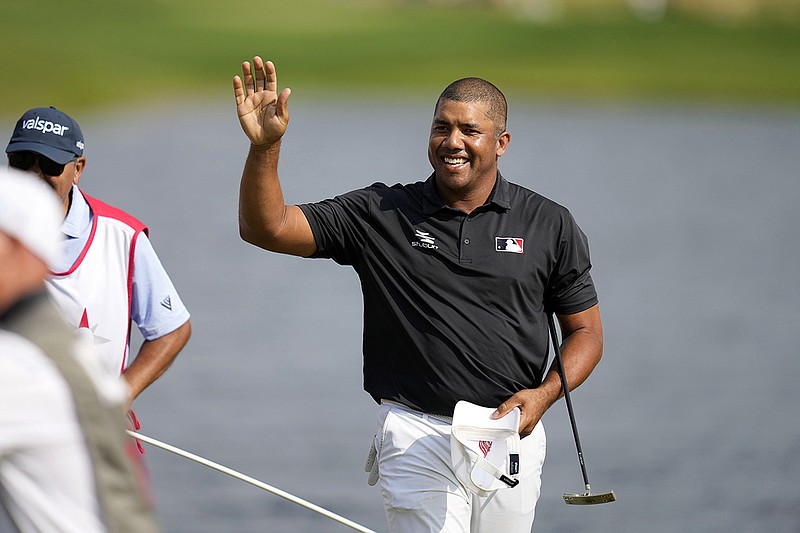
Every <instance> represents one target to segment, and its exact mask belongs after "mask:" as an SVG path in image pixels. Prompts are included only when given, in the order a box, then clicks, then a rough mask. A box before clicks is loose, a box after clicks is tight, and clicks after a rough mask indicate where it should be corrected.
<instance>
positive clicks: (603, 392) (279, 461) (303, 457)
mask: <svg viewBox="0 0 800 533" xmlns="http://www.w3.org/2000/svg"><path fill="white" fill-rule="evenodd" d="M429 104H430V105H429ZM290 105H291V112H292V121H291V124H290V130H289V133H288V134H287V136H286V138H285V140H284V150H283V154H282V159H281V172H282V176H283V184H284V192H285V195H286V198H287V200H288V201H289V202H292V203H297V202H305V201H312V200H317V199H321V198H323V197H328V196H332V195H334V194H336V193H339V192H343V191H346V190H350V189H353V188H356V187H360V186H363V185H366V184H369V183H371V182H373V181H378V180H380V181H385V182H389V183H394V182H405V181H416V180H418V179H422V178H424V177H426V176H427V175H428V173H429V165H428V162H427V158H426V151H425V150H426V142H427V131H428V127H429V120H430V113H431V110H432V102H430V103H428V102H424V103H422V104H418V103H411V102H407V103H399V104H393V105H391V106H386V105H381V104H379V103H374V102H371V103H365V104H360V105H356V104H353V103H342V102H328V103H326V102H320V101H314V102H311V101H307V100H305V99H303V97H302V96H298V95H293V96H292V101H291V104H290ZM78 118H81V117H78ZM80 122H81V125H82V127H83V130H84V133H85V135H86V136H87V152H86V153H87V157H88V158H89V164H88V167H87V170H86V172H85V173H84V177H83V180H82V182H81V185H82V186H83V187H84V188H85V190H87V191H88V192H89V193H90V194H94V195H97V196H99V197H100V198H103V199H105V200H106V201H108V202H111V203H114V204H116V205H119V206H120V207H123V208H125V209H127V210H129V211H130V212H132V213H133V214H135V215H137V216H139V217H140V218H142V219H143V220H144V221H145V222H147V223H148V224H149V225H150V226H151V237H152V240H153V242H154V244H155V246H156V249H157V250H158V252H159V254H160V256H161V258H162V260H163V262H164V263H165V265H166V266H167V268H168V270H169V271H170V273H171V275H172V277H173V280H174V282H175V283H176V285H177V287H178V289H179V291H180V292H181V294H182V297H183V299H184V301H185V302H186V304H187V305H188V307H189V308H190V311H191V312H192V322H193V325H194V335H193V337H192V340H191V341H190V344H189V345H188V347H187V348H186V350H185V351H184V353H183V354H182V355H181V356H180V358H179V360H178V361H177V362H176V364H175V365H174V366H173V368H172V369H170V371H169V372H168V373H167V374H166V375H165V376H164V377H163V378H162V379H161V380H160V381H159V382H158V383H157V384H156V385H154V386H153V387H151V388H150V389H149V390H148V391H147V392H146V393H145V395H144V396H143V397H141V398H140V399H139V400H138V401H137V402H136V408H137V410H138V412H139V415H140V418H141V419H142V420H143V423H144V427H143V432H144V433H146V434H148V435H151V436H153V437H155V438H158V439H161V440H164V441H166V442H169V443H171V444H173V445H176V446H179V447H181V448H185V449H187V450H190V451H192V452H194V453H197V454H200V455H202V456H205V457H208V458H209V459H212V460H215V461H218V462H221V463H223V464H225V465H227V466H229V467H231V468H234V469H237V470H240V471H242V472H244V473H246V474H249V475H251V476H253V477H255V478H257V479H260V480H262V481H264V482H266V483H268V484H270V485H273V486H276V487H278V488H281V489H283V490H286V491H288V492H290V493H293V494H295V495H297V496H300V497H302V498H305V499H308V500H310V501H312V502H314V503H316V504H318V505H321V506H323V507H325V508H327V509H330V510H331V511H334V512H336V513H339V514H342V515H344V516H346V517H347V518H350V519H352V520H354V521H356V522H358V523H361V524H363V525H365V526H368V527H370V528H372V529H375V530H377V531H385V530H386V525H385V520H384V517H383V510H382V506H381V500H380V495H379V491H378V490H377V489H376V488H373V487H369V486H367V484H366V477H365V474H364V473H363V471H362V469H363V463H364V458H365V455H366V452H367V447H368V444H369V441H370V439H371V437H372V434H373V430H374V428H373V424H374V422H373V420H374V405H373V403H372V400H371V399H370V398H369V397H368V396H367V394H366V393H364V392H363V391H362V390H361V359H360V339H361V314H362V308H361V300H360V293H359V287H358V283H357V279H356V276H355V274H354V273H353V272H352V271H351V270H349V269H347V268H344V267H339V266H337V265H336V264H334V263H333V262H330V261H323V260H303V259H297V258H290V257H283V256H278V255H272V254H269V253H266V252H262V251H259V250H257V249H255V248H253V247H251V246H249V245H246V244H244V243H243V242H241V241H240V240H239V238H238V233H237V222H236V216H237V215H236V212H237V195H238V181H239V176H240V173H241V168H242V164H243V160H244V156H245V154H246V152H247V142H246V141H245V138H244V136H243V134H242V133H241V131H240V130H239V127H238V124H237V122H236V118H235V115H234V111H233V109H232V104H231V103H230V102H228V101H227V100H220V101H209V102H201V103H193V104H191V105H188V104H181V105H179V106H170V105H167V104H164V105H163V106H161V107H148V108H147V109H135V110H128V111H124V112H115V114H113V115H107V114H104V113H101V112H98V113H96V114H92V115H87V116H86V117H84V118H83V119H82V120H80ZM10 127H11V125H10V124H9V125H6V126H5V129H6V130H7V131H10ZM509 130H510V131H511V133H512V141H511V145H510V148H509V150H508V152H507V153H506V155H505V156H504V157H503V159H502V160H501V170H502V171H503V172H504V174H505V175H506V177H508V178H509V179H510V180H512V181H516V182H518V183H520V184H523V185H525V186H528V187H530V188H532V189H534V190H536V191H538V192H540V193H542V194H544V195H546V196H549V197H550V198H552V199H554V200H556V201H558V202H560V203H563V204H565V205H567V206H568V207H569V208H570V209H571V211H572V212H573V214H574V215H575V217H576V218H577V220H578V222H579V223H580V224H581V226H582V227H583V229H584V230H585V232H586V233H587V234H588V236H589V239H590V244H591V247H592V256H593V263H594V265H595V267H594V271H593V272H594V278H595V282H596V284H597V286H598V290H599V292H600V298H601V311H602V315H603V320H604V326H605V339H606V343H605V357H604V359H603V361H602V362H601V364H600V366H599V367H598V368H597V369H596V371H595V372H594V374H593V375H592V376H591V378H590V379H589V381H587V382H586V383H585V384H584V385H583V386H582V387H581V388H580V389H578V390H577V391H576V392H575V393H574V396H573V402H574V405H575V412H576V416H577V420H578V426H579V429H580V432H581V438H582V441H583V445H584V452H585V457H586V462H587V467H588V471H589V476H590V479H591V481H592V486H593V488H594V489H596V490H597V491H602V490H608V489H614V490H615V492H616V494H617V496H618V499H619V501H618V502H617V503H615V504H612V505H605V506H597V507H585V508H584V507H572V506H569V507H568V506H566V505H564V503H563V501H562V499H561V494H562V493H563V492H580V491H581V490H582V488H583V484H582V480H581V476H580V470H579V467H578V462H577V458H576V455H575V449H574V444H573V441H572V436H571V433H570V429H569V423H568V419H567V415H566V409H565V407H564V404H563V402H559V403H558V404H556V405H555V406H554V407H553V408H552V409H551V410H550V411H549V412H548V413H547V415H546V416H545V424H546V428H547V431H548V444H549V446H548V458H547V461H546V463H545V470H544V475H543V490H542V496H541V499H540V500H539V504H538V507H537V519H536V522H535V524H534V531H535V532H537V533H547V532H550V533H557V532H564V533H567V532H570V533H574V532H578V533H580V532H593V533H596V532H600V533H640V532H653V533H672V532H679V531H690V532H698V533H717V532H720V531H736V532H740V533H749V532H753V533H756V532H763V531H770V532H793V533H797V532H800V484H798V480H800V461H798V456H800V424H799V423H798V422H797V412H798V410H799V409H800V392H798V389H797V387H796V386H795V380H796V378H797V376H798V375H800V348H798V340H800V335H798V326H797V324H798V319H800V313H798V311H797V308H796V302H797V301H798V299H800V298H799V297H800V288H798V282H797V274H798V264H800V231H798V230H799V229H800V209H798V201H800V180H799V179H798V177H800V172H799V171H798V169H800V112H798V111H791V110H785V109H783V110H782V109H758V108H748V109H723V108H702V107H695V106H689V105H674V106H669V105H647V104H641V105H638V106H634V107H631V106H621V105H620V106H593V105H589V104H574V103H569V104H568V103H561V102H538V103H537V102H527V103H517V102H515V101H514V100H513V99H512V101H511V110H510V121H509ZM145 457H146V461H147V463H148V465H149V467H150V471H151V476H152V485H153V490H154V497H155V499H156V502H157V505H158V509H159V517H160V520H161V522H162V524H163V526H164V529H165V531H169V532H176V533H179V532H187V533H188V532H192V533H198V532H200V533H202V532H208V533H211V532H223V531H225V532H227V531H231V532H251V531H252V532H255V531H259V532H262V531H267V532H320V531H331V532H334V531H347V530H348V529H347V528H345V527H344V526H341V525H339V524H336V523H334V522H332V521H330V520H328V519H326V518H323V517H320V516H318V515H316V514H314V513H312V512H311V511H308V510H305V509H302V508H300V507H298V506H296V505H294V504H292V503H289V502H286V501H284V500H282V499H280V498H278V497H276V496H274V495H271V494H268V493H265V492H263V491H261V490H259V489H257V488H255V487H252V486H249V485H245V484H243V483H241V482H239V481H236V480H234V479H232V478H229V477H227V476H224V475H223V474H220V473H217V472H214V471H212V470H210V469H207V468H206V467H203V466H200V465H197V464H195V463H192V462H189V461H187V460H185V459H181V458H179V457H177V456H174V455H172V454H169V453H167V452H164V451H161V450H158V449H153V448H150V449H148V451H147V454H146V456H145Z"/></svg>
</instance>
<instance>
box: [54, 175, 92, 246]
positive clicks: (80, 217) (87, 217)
mask: <svg viewBox="0 0 800 533" xmlns="http://www.w3.org/2000/svg"><path fill="white" fill-rule="evenodd" d="M70 194H71V195H72V201H71V202H70V205H69V211H68V212H67V216H66V218H64V222H63V223H62V224H61V232H62V233H64V234H65V235H67V236H68V237H72V238H77V237H80V236H81V234H82V233H83V232H84V231H86V228H87V227H88V226H89V225H90V224H91V211H90V209H89V204H88V202H87V201H86V198H84V197H83V194H82V193H81V191H80V189H78V186H77V185H73V186H72V192H71V193H70Z"/></svg>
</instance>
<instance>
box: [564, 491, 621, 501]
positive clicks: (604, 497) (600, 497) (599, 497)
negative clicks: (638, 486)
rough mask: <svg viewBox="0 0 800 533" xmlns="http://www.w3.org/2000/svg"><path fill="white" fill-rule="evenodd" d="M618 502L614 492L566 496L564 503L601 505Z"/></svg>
mask: <svg viewBox="0 0 800 533" xmlns="http://www.w3.org/2000/svg"><path fill="white" fill-rule="evenodd" d="M615 501H617V497H616V496H615V495H614V491H613V490H612V491H609V492H601V493H599V494H591V493H589V492H587V493H586V494H564V503H566V504H568V505H598V504H601V503H611V502H615Z"/></svg>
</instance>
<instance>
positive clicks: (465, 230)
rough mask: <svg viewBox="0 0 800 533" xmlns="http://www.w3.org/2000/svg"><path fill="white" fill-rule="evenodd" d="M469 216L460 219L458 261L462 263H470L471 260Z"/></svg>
mask: <svg viewBox="0 0 800 533" xmlns="http://www.w3.org/2000/svg"><path fill="white" fill-rule="evenodd" d="M469 221H470V218H469V216H466V217H464V220H462V221H461V242H460V243H459V261H460V262H462V263H471V262H472V246H473V245H471V244H470V243H471V242H472V239H471V237H470V226H471V224H470V223H469Z"/></svg>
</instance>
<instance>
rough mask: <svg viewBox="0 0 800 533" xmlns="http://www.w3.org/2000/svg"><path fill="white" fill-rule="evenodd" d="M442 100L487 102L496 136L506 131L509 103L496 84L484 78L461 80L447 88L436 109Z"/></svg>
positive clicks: (440, 96) (437, 102) (437, 101)
mask: <svg viewBox="0 0 800 533" xmlns="http://www.w3.org/2000/svg"><path fill="white" fill-rule="evenodd" d="M442 100H453V101H455V102H486V103H487V104H489V116H490V117H491V119H492V120H493V121H494V124H495V135H496V136H499V135H500V134H501V133H503V132H504V131H506V121H507V120H508V103H507V102H506V97H505V95H504V94H503V92H502V91H501V90H500V89H498V88H497V87H496V86H495V85H494V84H492V83H491V82H488V81H486V80H484V79H483V78H461V79H460V80H456V81H454V82H453V83H451V84H450V85H448V86H447V87H445V89H444V91H442V94H440V95H439V99H438V100H436V108H438V107H439V103H440V102H441V101H442Z"/></svg>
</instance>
